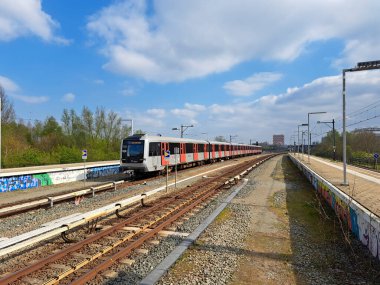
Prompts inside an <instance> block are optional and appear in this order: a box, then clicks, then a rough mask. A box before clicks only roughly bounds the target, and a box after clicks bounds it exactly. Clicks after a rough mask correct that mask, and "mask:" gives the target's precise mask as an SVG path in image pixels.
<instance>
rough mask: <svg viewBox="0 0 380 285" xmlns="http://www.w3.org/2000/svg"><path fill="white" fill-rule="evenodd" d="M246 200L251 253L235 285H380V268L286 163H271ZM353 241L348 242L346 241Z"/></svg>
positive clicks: (281, 159)
mask: <svg viewBox="0 0 380 285" xmlns="http://www.w3.org/2000/svg"><path fill="white" fill-rule="evenodd" d="M255 181H256V182H257V183H256V186H255V190H254V191H251V195H249V196H247V197H244V199H240V200H238V199H236V200H234V203H244V204H248V205H250V206H252V207H251V211H252V214H253V219H252V220H251V223H250V225H249V226H250V231H249V236H248V237H247V239H246V250H249V251H250V252H251V254H249V255H248V256H247V255H245V256H243V257H242V258H241V259H240V262H239V265H238V268H237V270H236V271H235V274H234V275H233V277H232V280H231V282H230V283H231V284H380V264H379V263H378V261H376V260H375V259H374V258H372V257H371V256H370V254H369V253H368V252H367V251H366V249H365V248H364V246H362V245H361V244H360V242H358V241H357V240H354V239H353V238H352V237H350V235H349V233H348V232H347V229H346V228H345V227H344V226H343V227H341V224H340V222H339V221H338V220H337V219H336V218H335V216H334V213H333V212H332V210H331V209H329V208H327V207H326V206H325V205H324V204H323V202H321V201H320V200H319V199H318V198H317V196H316V195H315V191H314V189H313V188H312V187H311V185H310V184H309V183H308V181H307V180H306V179H305V178H304V177H303V176H302V175H301V174H300V173H299V172H298V170H297V169H296V168H295V167H294V165H293V164H292V163H291V161H290V160H289V159H288V158H287V157H286V156H282V157H278V158H276V159H272V160H271V161H270V162H268V163H267V164H266V165H265V166H264V167H263V169H262V172H261V173H259V175H258V176H257V177H255ZM346 237H347V239H348V241H345V239H346Z"/></svg>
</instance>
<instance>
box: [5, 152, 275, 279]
mask: <svg viewBox="0 0 380 285" xmlns="http://www.w3.org/2000/svg"><path fill="white" fill-rule="evenodd" d="M270 157H272V156H265V157H260V158H257V159H256V160H253V161H252V160H251V161H249V162H243V163H242V164H240V165H238V166H237V167H236V166H235V167H231V168H232V169H229V170H228V171H227V173H224V174H222V175H219V176H217V177H214V178H211V179H208V180H206V181H201V182H200V183H197V184H195V185H193V186H192V187H187V188H185V189H184V190H182V192H181V193H180V194H179V195H177V196H168V197H164V198H161V200H160V201H159V203H158V204H155V205H153V206H151V207H149V208H143V209H142V210H141V211H139V212H137V213H134V214H133V215H132V216H131V217H129V218H127V219H126V220H124V221H122V222H121V223H118V224H117V225H115V226H112V227H111V228H109V229H105V230H103V231H101V232H99V233H97V234H95V235H93V236H91V237H88V238H86V239H85V240H82V241H80V242H78V243H76V244H73V245H71V246H69V247H67V248H66V249H64V250H62V251H60V252H57V253H55V254H53V255H51V256H48V257H46V258H44V259H42V260H40V261H38V262H36V263H34V264H32V265H30V266H28V267H26V268H23V269H21V270H19V271H17V272H14V273H11V274H9V275H8V276H5V277H3V278H2V279H0V285H2V284H9V283H10V282H15V281H17V280H19V279H21V278H23V277H25V276H27V275H29V274H31V273H33V272H36V271H38V270H40V269H42V268H44V267H45V266H47V265H48V264H50V263H53V262H56V261H58V260H60V259H62V258H63V257H65V256H68V255H69V254H71V253H73V252H74V251H77V250H79V249H81V248H83V247H84V246H85V245H88V244H91V243H94V242H95V241H98V240H100V239H101V238H103V237H106V236H108V235H111V234H113V233H115V232H117V231H119V230H121V229H122V228H124V227H125V226H126V225H128V224H131V223H133V222H136V221H138V219H140V218H142V217H146V216H147V215H149V214H151V213H153V212H154V211H156V210H158V209H162V208H164V206H166V205H171V204H173V203H174V202H175V201H176V200H177V201H179V200H181V199H189V196H190V197H191V196H192V195H193V196H194V191H197V190H199V189H201V188H205V187H206V186H207V188H208V189H207V188H206V189H203V191H201V193H198V194H195V196H199V197H200V199H199V200H198V201H194V199H196V198H199V197H192V198H190V200H189V201H190V202H189V201H187V202H183V203H181V205H182V206H183V207H184V208H183V209H182V210H178V211H177V212H176V213H174V214H172V216H170V217H167V216H168V214H164V215H163V217H164V219H166V221H165V222H162V223H160V224H159V225H158V226H157V227H155V228H154V229H150V231H149V232H146V233H143V234H142V235H141V236H140V238H141V239H138V240H136V241H135V242H133V243H131V244H130V245H128V246H127V247H125V248H124V249H123V250H122V251H120V252H118V253H116V254H115V255H113V256H112V257H110V259H108V260H107V261H105V262H103V263H101V264H100V265H98V266H96V267H95V268H94V269H93V271H90V272H88V273H86V274H85V275H83V276H82V277H80V278H79V279H78V280H76V281H75V284H81V282H82V280H83V282H86V281H88V280H90V279H92V277H94V276H95V275H96V274H97V273H98V272H100V271H102V270H104V269H105V268H108V267H109V266H110V265H112V263H113V262H115V261H116V260H118V259H119V258H120V257H122V256H125V255H127V254H128V253H129V252H130V251H132V250H133V249H135V248H137V247H138V246H140V245H141V244H142V243H143V242H145V241H146V240H147V239H149V238H151V237H152V236H154V235H155V234H156V233H157V232H159V231H160V230H162V229H163V228H165V227H167V226H168V225H169V224H171V223H172V222H173V221H175V220H176V219H178V218H179V217H181V216H182V215H184V213H186V212H188V211H189V210H191V209H192V208H194V207H196V206H197V205H198V204H199V203H202V202H203V201H204V200H206V199H207V198H208V197H210V196H212V195H214V194H215V192H216V191H217V190H218V189H219V188H220V187H221V186H223V185H224V184H225V183H224V182H221V179H224V180H223V181H225V180H226V179H229V178H230V177H232V178H233V177H234V176H235V175H236V174H239V172H241V171H243V170H244V169H247V167H248V165H252V164H256V163H259V162H261V161H264V160H266V159H269V158H270ZM226 176H229V177H228V178H226ZM210 185H211V186H210ZM193 201H194V202H193ZM189 203H191V204H189ZM161 220H162V219H159V220H158V221H154V222H152V223H151V224H150V226H151V225H152V224H155V223H158V222H159V221H161ZM91 261H93V260H91ZM89 262H90V261H89ZM81 267H83V265H82V266H80V267H78V268H73V269H75V270H77V269H79V268H81ZM75 270H73V272H75ZM91 272H93V273H91ZM67 275H68V274H62V278H63V277H66V276H67ZM62 278H60V277H59V276H58V277H53V279H51V282H53V283H54V282H58V281H59V280H61V279H62ZM49 282H50V281H49ZM77 282H79V283H77ZM45 284H52V283H45Z"/></svg>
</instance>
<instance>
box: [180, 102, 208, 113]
mask: <svg viewBox="0 0 380 285" xmlns="http://www.w3.org/2000/svg"><path fill="white" fill-rule="evenodd" d="M185 108H186V109H188V110H193V111H195V112H202V111H205V110H206V106H204V105H200V104H190V103H185Z"/></svg>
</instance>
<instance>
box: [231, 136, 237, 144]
mask: <svg viewBox="0 0 380 285" xmlns="http://www.w3.org/2000/svg"><path fill="white" fill-rule="evenodd" d="M237 137H238V135H234V136H233V135H230V143H231V142H232V139H234V138H237Z"/></svg>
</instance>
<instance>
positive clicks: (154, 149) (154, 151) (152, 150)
mask: <svg viewBox="0 0 380 285" xmlns="http://www.w3.org/2000/svg"><path fill="white" fill-rule="evenodd" d="M160 151H161V145H160V143H159V142H151V143H149V156H159V155H160Z"/></svg>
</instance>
